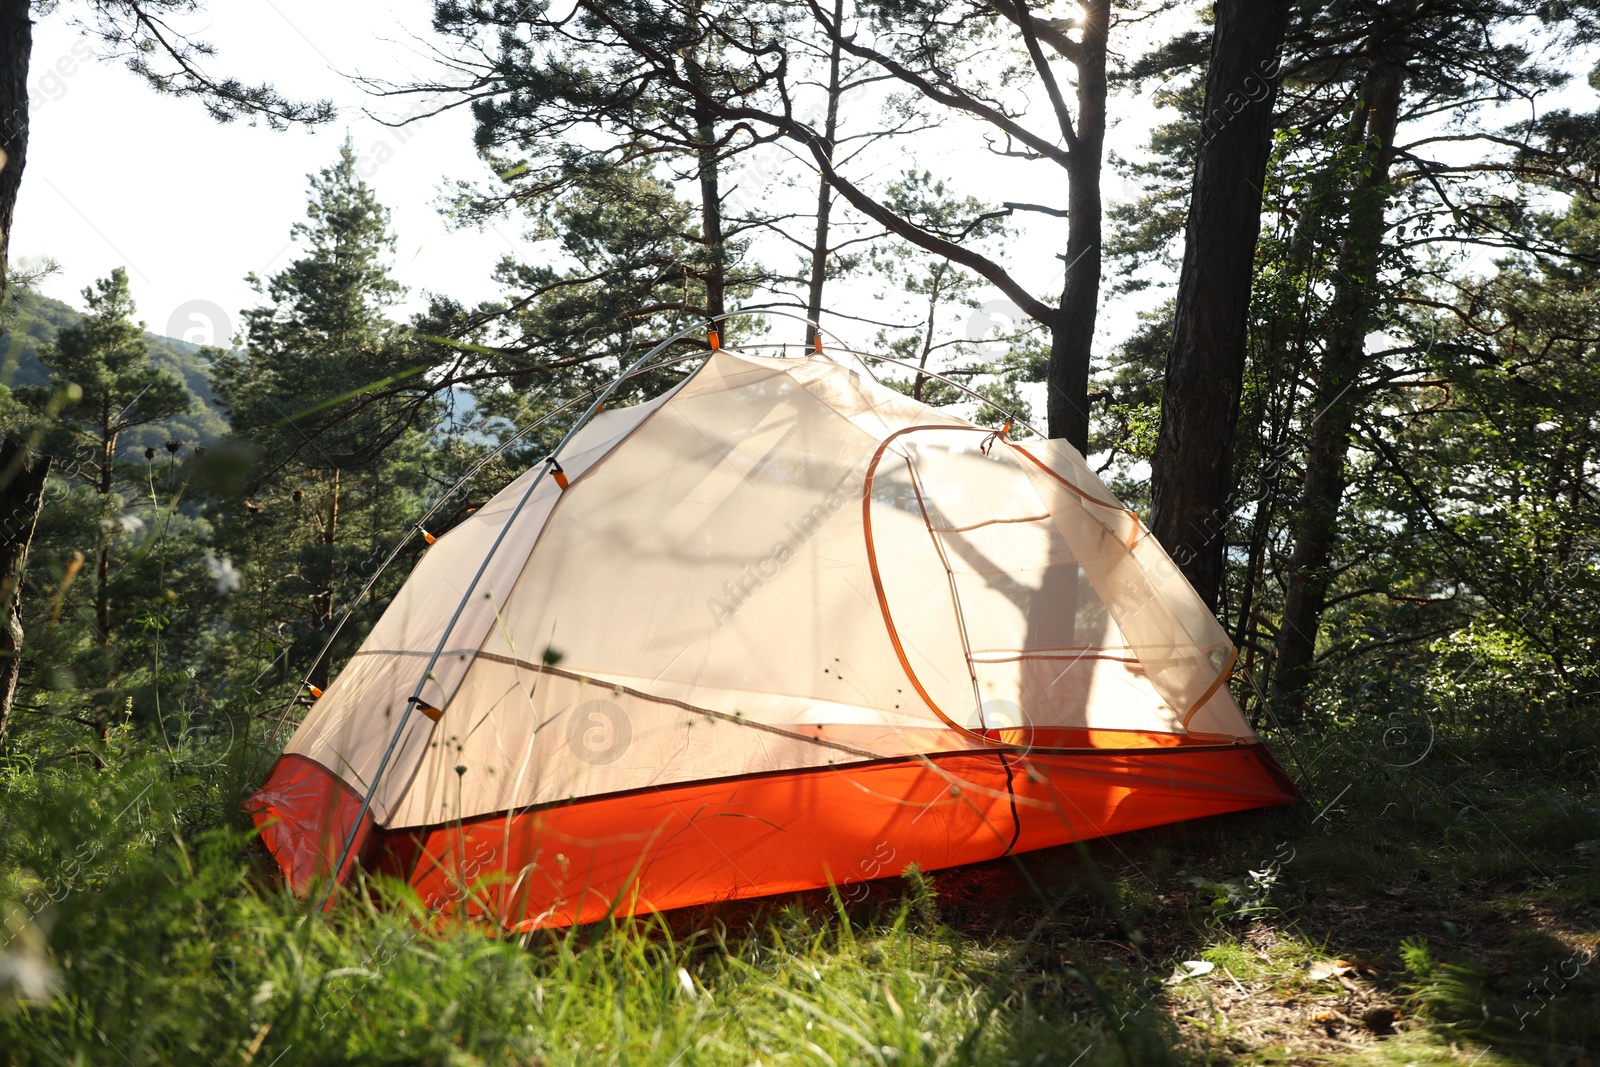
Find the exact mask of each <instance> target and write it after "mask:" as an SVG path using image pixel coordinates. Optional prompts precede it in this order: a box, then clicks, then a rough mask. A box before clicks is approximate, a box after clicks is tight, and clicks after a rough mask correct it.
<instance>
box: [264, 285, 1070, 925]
mask: <svg viewBox="0 0 1600 1067" xmlns="http://www.w3.org/2000/svg"><path fill="white" fill-rule="evenodd" d="M757 315H767V316H775V317H779V318H788V319H796V320H799V321H801V322H805V323H807V324H808V325H810V326H812V327H813V328H814V329H816V330H817V333H818V334H819V335H821V334H823V333H826V334H827V335H828V336H829V337H832V338H833V339H834V340H835V341H840V340H841V338H839V337H838V335H837V334H834V333H833V332H832V331H831V330H824V329H823V328H822V327H821V326H819V325H818V324H817V323H815V322H812V320H810V319H809V318H807V317H806V316H804V315H797V314H794V313H793V312H786V311H779V310H776V309H772V310H763V309H754V308H752V309H749V310H744V309H739V310H735V311H729V312H725V313H723V314H721V315H715V316H710V317H708V318H707V319H706V320H705V325H706V326H714V325H716V324H717V323H719V322H724V321H726V320H728V319H732V318H743V317H754V316H757ZM702 328H703V327H702V326H701V325H700V324H696V325H694V326H691V327H686V328H685V329H682V330H679V331H678V332H677V333H674V334H672V335H671V336H670V337H668V338H666V339H665V340H663V341H661V342H660V343H659V344H657V345H656V346H655V347H654V348H652V349H650V351H648V352H646V353H645V354H644V355H642V356H640V357H639V358H638V359H637V360H635V361H634V362H633V363H631V364H629V366H628V367H627V368H626V369H624V370H623V372H622V373H621V374H619V375H617V377H616V378H614V379H612V381H611V382H610V384H608V385H607V386H605V388H604V390H603V391H602V392H601V393H600V395H599V396H597V397H595V399H594V401H593V402H592V403H591V404H590V405H589V407H588V408H587V409H586V410H585V411H584V413H583V414H582V415H581V416H579V418H578V419H577V421H576V422H574V423H573V425H572V426H571V427H570V428H569V429H568V430H567V432H566V434H565V435H563V436H562V438H561V440H560V441H559V442H558V443H557V444H556V446H555V448H553V449H551V451H550V454H549V455H548V456H547V457H545V463H544V469H543V470H541V471H540V472H539V473H538V474H537V475H536V476H535V477H534V479H533V481H532V482H530V483H529V485H528V488H527V489H526V490H524V492H523V494H522V497H521V498H520V499H519V500H518V501H517V504H516V507H515V508H513V509H512V511H511V514H510V515H509V516H507V518H506V522H505V525H504V526H502V527H501V529H500V533H499V534H498V535H497V536H496V537H495V540H494V542H493V543H492V544H491V545H490V546H489V548H488V551H487V552H485V553H484V557H483V560H482V562H480V563H479V565H478V570H477V572H476V573H474V575H473V577H472V581H471V582H470V583H468V585H467V591H466V593H465V594H463V596H462V598H461V600H460V602H459V603H458V604H457V605H456V609H455V611H454V612H453V613H452V614H451V616H450V621H449V622H448V623H447V624H446V625H445V627H444V630H443V632H442V633H441V634H440V637H439V642H438V644H437V645H435V646H434V649H433V652H432V653H431V654H430V655H429V657H428V662H427V665H426V666H425V667H424V668H423V670H422V674H421V676H420V677H419V678H418V679H417V684H416V686H415V688H414V689H413V690H412V693H411V696H410V697H409V698H408V699H407V701H406V705H405V707H404V708H403V709H402V710H401V712H400V719H399V722H397V723H396V724H395V729H394V733H393V734H391V735H390V738H389V744H388V745H387V746H386V747H385V749H384V752H383V757H382V759H380V760H379V761H378V769H377V770H376V771H375V772H374V774H373V776H372V783H371V784H370V785H369V786H368V787H367V790H366V792H365V793H364V794H363V796H362V798H361V807H360V808H359V809H358V810H357V812H356V817H355V822H354V823H353V825H352V826H351V827H350V833H349V834H348V835H347V836H346V838H345V841H344V845H343V847H342V848H341V849H340V850H339V857H338V860H337V861H336V862H335V864H334V866H333V870H332V871H331V872H330V874H331V877H330V879H329V882H328V888H327V889H326V891H325V892H324V893H323V897H322V901H321V903H320V904H319V905H318V909H317V910H319V911H320V910H322V909H323V908H325V907H327V903H328V900H329V898H330V897H331V896H332V895H333V889H334V887H335V886H336V885H337V884H338V881H339V874H340V872H341V871H342V870H343V869H344V865H345V863H346V862H347V861H348V860H349V858H350V852H351V849H353V848H354V847H355V840H356V837H357V835H358V834H359V833H360V830H361V821H362V820H363V819H364V818H365V817H366V815H367V813H368V812H369V811H370V810H371V808H372V798H373V797H374V796H375V795H376V794H377V790H378V785H379V784H380V783H381V782H382V780H383V775H384V772H385V771H386V770H387V769H388V766H389V762H390V760H391V759H393V757H394V751H395V748H396V747H397V746H398V745H399V743H400V738H401V736H402V735H403V734H404V732H405V727H406V724H407V723H408V722H409V721H410V718H411V711H412V709H413V708H414V707H415V706H416V705H417V704H418V703H419V702H421V699H422V690H423V688H424V687H425V686H426V685H427V682H428V678H429V676H430V675H432V673H433V668H434V667H435V666H436V665H437V664H438V662H439V657H440V656H441V655H442V654H443V652H444V646H445V644H446V643H447V642H448V641H449V639H450V633H451V631H452V630H454V629H455V626H456V623H457V622H459V621H460V619H461V615H462V613H463V612H464V611H465V610H466V607H467V604H468V603H470V602H471V598H472V594H473V592H474V590H476V588H477V585H478V582H479V581H481V580H482V578H483V575H484V573H485V572H486V571H487V570H488V567H489V561H490V560H491V559H493V558H494V554H495V553H496V552H497V551H498V550H499V548H500V545H501V544H502V543H503V542H504V540H505V537H506V535H507V534H508V533H509V532H510V530H511V527H512V525H513V524H514V523H515V522H516V519H517V517H518V516H519V515H520V514H521V513H522V509H523V507H524V506H525V505H526V504H527V502H528V501H529V500H530V499H531V498H532V496H533V493H534V491H535V490H536V489H537V488H538V487H539V484H540V483H541V482H542V481H543V480H544V476H545V474H547V473H549V472H550V470H552V469H553V468H554V466H555V465H556V460H557V457H558V456H559V454H560V452H561V450H562V449H563V448H565V447H566V446H567V444H568V442H570V441H571V440H572V438H573V436H574V435H575V434H576V433H577V432H578V430H580V429H581V428H582V427H583V426H584V425H586V424H587V423H588V421H589V420H590V419H591V418H593V417H594V415H595V413H596V412H597V411H598V410H599V409H600V408H601V407H602V406H604V404H605V402H606V400H608V399H610V397H611V395H612V394H613V393H614V392H616V390H617V388H618V387H619V386H620V385H621V384H622V383H623V382H624V381H626V380H627V379H628V378H631V377H633V376H634V375H636V374H639V373H642V372H643V371H644V370H646V369H656V368H647V367H646V364H648V363H649V361H650V360H651V359H653V358H655V357H656V356H657V355H659V354H660V353H661V352H663V351H665V350H666V349H667V347H668V346H669V345H672V344H673V343H675V342H677V341H681V340H682V339H683V338H685V337H688V336H689V335H690V334H693V333H695V332H696V331H698V330H700V329H702ZM819 350H820V342H819ZM837 350H838V351H843V352H846V353H848V354H850V355H853V356H856V357H857V358H858V359H861V360H862V366H863V368H865V369H866V370H867V373H868V374H869V375H871V373H872V372H871V368H869V367H866V362H865V360H866V358H868V357H866V356H865V355H863V354H862V353H858V352H856V351H855V350H853V349H850V348H848V347H845V346H844V345H842V344H841V345H840V346H839V348H838V349H837ZM704 354H708V353H694V354H693V355H690V356H684V357H681V358H682V359H691V358H694V357H695V356H698V355H704ZM871 358H877V359H880V360H883V361H884V362H888V363H895V364H898V365H900V366H904V367H906V368H907V369H910V370H919V373H923V374H925V375H927V376H928V377H932V378H935V379H937V380H939V381H942V382H944V383H945V384H947V385H950V386H953V387H955V388H956V389H958V390H960V391H961V392H963V393H965V394H967V395H969V396H971V397H973V398H974V399H976V400H979V401H981V402H983V403H985V404H987V405H989V406H990V407H993V408H995V409H996V410H997V411H999V412H1001V413H1002V414H1004V415H1006V416H1007V417H1008V418H1014V416H1012V415H1011V413H1010V412H1008V411H1006V410H1005V409H1004V408H1002V407H1000V405H998V404H996V403H994V402H993V401H992V400H989V399H988V398H987V397H984V396H981V395H979V394H978V393H976V392H974V391H973V390H972V389H970V388H968V387H967V386H965V385H962V384H961V383H959V382H956V381H952V380H951V379H949V378H947V377H945V376H944V375H942V374H938V373H936V372H928V371H921V370H920V369H919V368H916V367H913V366H911V365H910V364H907V363H903V362H902V361H900V360H896V359H891V358H889V357H887V356H878V357H871ZM669 362H677V361H676V360H674V361H669ZM666 365H669V364H662V366H666ZM874 380H875V381H876V378H875V377H874ZM593 392H594V390H590V391H589V393H587V394H583V395H590V394H592V393H593ZM581 399H582V396H579V397H575V398H573V400H571V401H568V402H567V403H566V404H564V405H562V406H561V407H560V408H557V409H556V410H555V411H553V412H550V413H549V414H547V415H545V416H542V417H541V418H540V419H537V420H535V421H534V422H533V423H531V424H529V425H528V426H526V427H524V428H523V429H522V430H519V431H518V432H517V434H516V435H514V436H513V437H512V438H510V439H509V440H507V441H506V442H504V443H503V444H502V445H500V446H499V447H497V448H496V449H495V451H493V452H491V453H490V454H489V455H488V456H486V457H485V458H484V459H483V460H481V461H479V462H478V463H477V464H475V465H474V466H473V468H472V470H470V471H468V472H467V474H466V475H465V476H464V477H463V478H462V479H461V480H460V481H458V482H457V483H456V485H454V486H452V487H451V489H450V490H449V492H447V493H446V494H445V495H444V496H443V497H441V498H440V500H439V502H438V503H437V504H435V505H434V507H433V508H431V509H429V511H428V512H427V514H426V515H424V516H423V518H422V519H419V520H418V521H417V523H416V524H415V525H414V526H413V528H412V530H411V531H409V532H408V533H407V534H406V536H405V537H404V538H402V539H401V541H400V543H399V544H397V545H396V546H395V548H394V549H393V550H392V551H391V552H390V554H389V556H388V557H387V558H386V559H385V560H384V562H383V564H382V566H380V567H379V569H378V571H377V572H375V573H374V574H373V576H372V578H370V579H368V581H367V584H366V585H365V586H364V587H363V588H362V590H361V593H360V594H358V596H357V598H356V600H355V601H353V602H352V605H351V607H350V608H349V609H347V610H346V612H345V614H344V616H343V617H342V618H341V619H340V620H339V624H338V626H337V627H336V628H335V630H334V633H333V635H332V636H330V638H329V640H328V642H327V644H326V645H325V646H324V647H323V650H322V652H320V653H319V654H318V656H317V660H316V661H314V664H313V667H312V669H313V670H314V669H315V663H320V661H321V659H322V657H323V656H324V655H326V653H327V651H328V648H330V647H331V646H332V644H333V640H334V639H335V638H337V636H338V633H339V630H340V629H342V628H343V626H344V624H345V623H346V622H347V621H348V620H349V619H350V617H351V615H352V614H353V612H354V610H355V607H356V606H357V605H359V603H360V601H361V600H362V599H364V598H365V596H366V594H367V593H368V592H370V590H371V589H372V587H373V585H374V584H375V583H376V582H377V579H378V577H379V575H381V574H382V571H383V568H385V567H387V566H388V565H389V563H391V562H392V561H393V560H394V558H395V557H396V556H397V555H398V554H399V553H400V550H401V549H402V548H404V546H405V545H406V544H408V543H409V542H410V540H411V538H412V537H414V536H415V535H416V533H417V531H419V530H421V529H422V523H423V522H425V521H426V520H427V519H428V518H429V517H431V516H432V515H434V514H436V513H437V511H438V509H439V508H440V507H442V506H443V504H444V502H445V501H446V500H448V499H449V498H450V497H451V496H453V495H454V494H455V493H456V492H457V491H458V490H459V489H460V488H461V486H463V485H465V484H466V482H467V481H468V480H470V479H471V478H472V477H473V476H475V475H476V474H477V473H478V472H479V471H480V470H482V469H483V467H484V466H486V465H487V464H488V463H489V462H490V461H492V460H493V459H494V458H495V457H496V456H498V455H499V454H500V453H502V452H503V451H504V450H505V449H506V448H507V447H509V446H510V445H511V444H512V443H514V442H515V441H517V440H519V439H521V438H522V437H524V436H525V435H526V434H527V433H529V432H530V431H532V430H533V429H534V428H535V427H537V426H539V425H541V424H543V423H544V422H545V421H547V420H548V419H550V418H552V417H554V416H555V415H556V414H559V413H560V412H561V411H564V410H565V409H566V408H568V407H570V406H571V405H572V404H574V403H576V402H577V401H578V400H581ZM1019 421H1020V420H1019ZM1022 425H1024V426H1026V425H1027V424H1026V423H1022ZM1028 429H1029V430H1033V427H1031V426H1029V427H1028ZM1033 432H1034V433H1038V431H1037V430H1033ZM306 684H307V682H305V681H302V683H301V685H300V687H299V688H298V689H297V690H296V692H295V695H294V697H292V698H291V699H290V706H291V707H292V706H293V702H294V700H295V699H298V697H299V695H300V692H301V691H302V690H303V689H304V688H305V686H306ZM281 727H282V720H281V719H280V722H279V724H278V727H276V728H274V737H276V735H277V731H278V729H281Z"/></svg>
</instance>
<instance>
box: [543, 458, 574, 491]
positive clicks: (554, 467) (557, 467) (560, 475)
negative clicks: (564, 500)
mask: <svg viewBox="0 0 1600 1067" xmlns="http://www.w3.org/2000/svg"><path fill="white" fill-rule="evenodd" d="M545 462H546V463H549V464H550V476H551V477H552V478H554V479H555V480H556V484H557V485H559V486H560V487H561V488H562V489H565V488H566V487H567V486H569V485H571V484H572V482H571V481H570V480H569V479H568V478H567V472H566V471H564V470H562V469H561V464H559V463H557V462H556V457H554V456H550V457H549V458H547V459H546V460H545Z"/></svg>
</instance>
